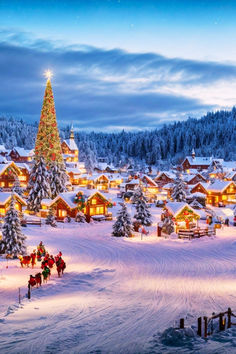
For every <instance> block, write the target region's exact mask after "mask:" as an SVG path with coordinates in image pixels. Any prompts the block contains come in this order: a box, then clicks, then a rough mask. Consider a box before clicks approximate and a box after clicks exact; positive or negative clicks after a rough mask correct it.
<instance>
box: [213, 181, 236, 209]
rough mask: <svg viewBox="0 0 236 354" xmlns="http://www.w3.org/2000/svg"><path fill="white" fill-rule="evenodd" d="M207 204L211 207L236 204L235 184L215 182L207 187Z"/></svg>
mask: <svg viewBox="0 0 236 354" xmlns="http://www.w3.org/2000/svg"><path fill="white" fill-rule="evenodd" d="M207 203H208V204H210V205H213V206H219V203H222V204H235V203H236V184H235V183H234V182H233V181H220V180H217V181H215V182H214V183H212V184H210V185H209V186H208V187H207Z"/></svg>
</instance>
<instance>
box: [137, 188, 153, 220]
mask: <svg viewBox="0 0 236 354" xmlns="http://www.w3.org/2000/svg"><path fill="white" fill-rule="evenodd" d="M134 219H136V220H137V222H139V223H140V224H141V225H143V226H151V224H152V221H151V213H150V211H149V208H148V206H147V200H146V198H145V196H144V194H143V191H142V189H141V188H140V189H139V198H138V199H137V201H136V214H135V215H134Z"/></svg>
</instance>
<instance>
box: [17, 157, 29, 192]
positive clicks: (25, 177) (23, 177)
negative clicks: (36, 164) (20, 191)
mask: <svg viewBox="0 0 236 354" xmlns="http://www.w3.org/2000/svg"><path fill="white" fill-rule="evenodd" d="M16 166H17V167H18V168H19V170H20V174H19V175H18V179H19V181H20V185H21V187H24V188H26V187H27V185H28V182H29V177H30V166H29V165H28V164H26V163H16Z"/></svg>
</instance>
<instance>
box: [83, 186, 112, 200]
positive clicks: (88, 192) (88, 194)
mask: <svg viewBox="0 0 236 354" xmlns="http://www.w3.org/2000/svg"><path fill="white" fill-rule="evenodd" d="M96 194H98V195H100V196H101V197H102V198H103V199H105V200H107V201H108V199H107V198H106V197H105V196H104V195H103V194H102V193H101V192H99V191H94V190H92V189H88V190H86V192H85V193H84V196H85V198H87V199H88V200H89V199H92V198H93V196H94V195H96Z"/></svg>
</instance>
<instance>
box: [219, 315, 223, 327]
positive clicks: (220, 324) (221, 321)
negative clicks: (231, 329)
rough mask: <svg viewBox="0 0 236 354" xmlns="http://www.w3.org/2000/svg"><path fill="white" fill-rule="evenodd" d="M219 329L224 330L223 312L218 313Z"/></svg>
mask: <svg viewBox="0 0 236 354" xmlns="http://www.w3.org/2000/svg"><path fill="white" fill-rule="evenodd" d="M219 330H220V331H223V330H224V323H223V313H220V315H219Z"/></svg>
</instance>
